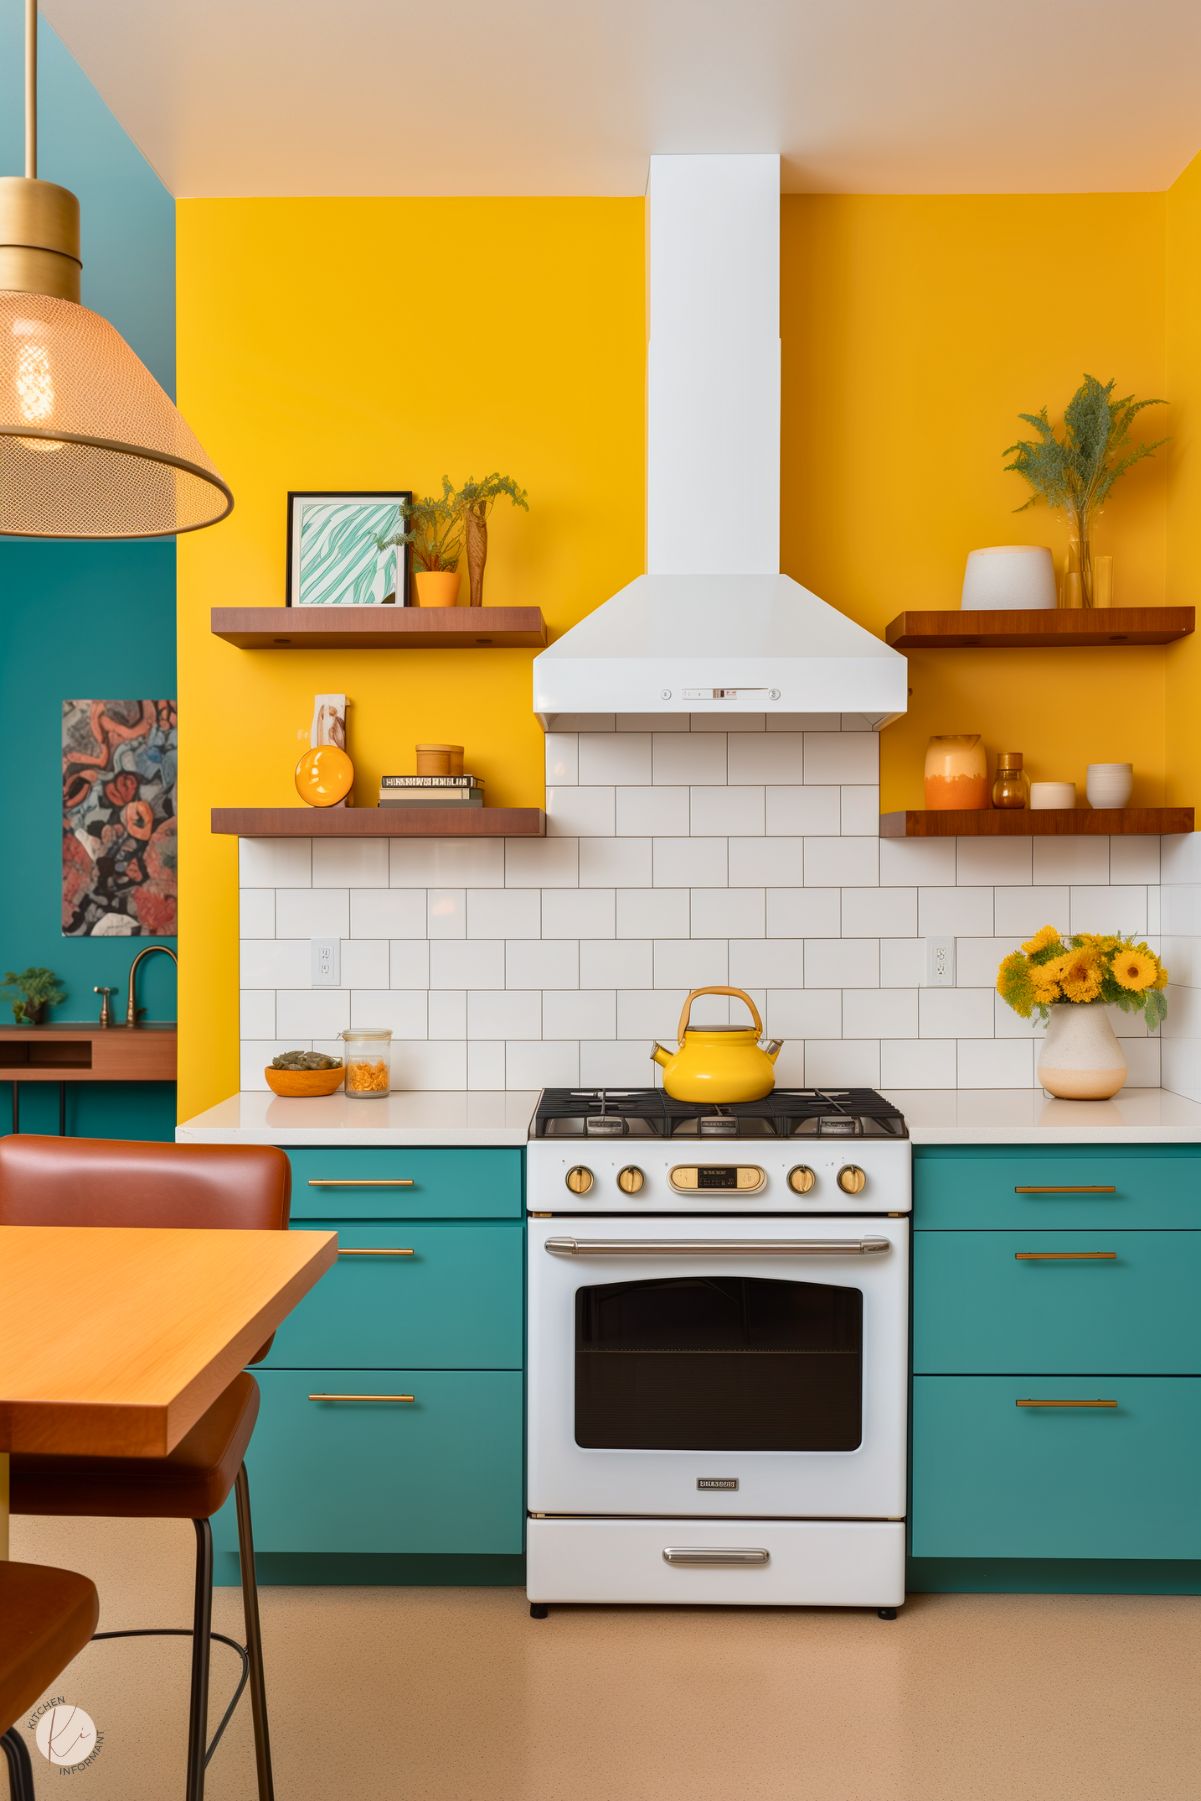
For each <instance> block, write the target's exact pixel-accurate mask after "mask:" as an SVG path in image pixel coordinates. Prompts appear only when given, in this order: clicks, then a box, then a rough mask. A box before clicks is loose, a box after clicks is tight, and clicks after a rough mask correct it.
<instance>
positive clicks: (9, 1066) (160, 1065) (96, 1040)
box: [0, 1023, 176, 1134]
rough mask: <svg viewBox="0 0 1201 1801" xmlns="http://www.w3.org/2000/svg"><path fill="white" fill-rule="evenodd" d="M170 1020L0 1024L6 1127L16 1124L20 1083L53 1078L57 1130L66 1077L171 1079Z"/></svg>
mask: <svg viewBox="0 0 1201 1801" xmlns="http://www.w3.org/2000/svg"><path fill="white" fill-rule="evenodd" d="M175 1050H176V1030H175V1026H174V1025H144V1026H137V1027H135V1028H134V1029H133V1030H132V1031H131V1030H130V1028H129V1027H128V1026H98V1025H95V1024H92V1025H72V1024H69V1023H67V1024H58V1023H56V1024H54V1025H50V1026H0V1081H3V1082H11V1083H12V1129H13V1131H14V1132H19V1131H20V1129H21V1101H20V1095H21V1084H22V1083H23V1082H57V1083H58V1129H59V1132H60V1134H65V1132H66V1129H67V1088H66V1085H67V1083H68V1082H173V1081H174V1080H175V1060H176V1059H175Z"/></svg>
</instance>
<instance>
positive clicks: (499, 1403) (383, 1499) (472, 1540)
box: [218, 1369, 524, 1556]
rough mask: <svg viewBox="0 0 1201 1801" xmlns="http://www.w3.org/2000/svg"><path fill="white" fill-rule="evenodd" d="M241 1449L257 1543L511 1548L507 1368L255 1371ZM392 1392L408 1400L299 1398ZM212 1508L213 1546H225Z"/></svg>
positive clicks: (514, 1499)
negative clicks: (248, 1436)
mask: <svg viewBox="0 0 1201 1801" xmlns="http://www.w3.org/2000/svg"><path fill="white" fill-rule="evenodd" d="M258 1381H259V1385H260V1387H261V1389H262V1391H263V1405H262V1411H261V1413H260V1415H259V1420H258V1424H257V1426H256V1427H255V1433H254V1439H253V1441H252V1443H251V1446H250V1453H249V1456H248V1458H247V1468H248V1470H249V1474H250V1491H251V1498H252V1502H253V1506H254V1540H255V1547H256V1549H257V1550H259V1551H263V1552H272V1551H323V1552H329V1553H346V1552H356V1553H364V1552H365V1553H382V1552H410V1553H427V1552H457V1553H459V1554H460V1555H463V1556H467V1555H472V1554H479V1553H488V1552H497V1553H509V1554H516V1553H519V1552H520V1551H521V1548H522V1539H523V1531H524V1500H523V1483H522V1378H521V1376H520V1374H519V1373H516V1372H509V1371H506V1370H484V1371H480V1370H473V1371H453V1370H391V1371H388V1372H386V1373H381V1372H380V1371H378V1370H370V1369H359V1370H340V1371H338V1372H336V1373H333V1372H330V1371H327V1370H295V1371H292V1370H290V1371H285V1370H265V1371H263V1372H261V1373H260V1374H259V1376H258ZM329 1393H338V1394H373V1395H387V1394H402V1393H408V1394H411V1395H413V1396H414V1397H415V1398H414V1400H413V1402H412V1403H393V1402H388V1401H374V1402H372V1401H311V1400H310V1399H309V1396H310V1394H329ZM231 1511H232V1510H231V1509H230V1508H228V1507H227V1508H225V1509H223V1510H222V1514H221V1516H220V1518H219V1534H218V1537H219V1543H220V1548H221V1549H222V1550H232V1549H233V1548H234V1545H235V1540H234V1538H233V1532H232V1528H233V1521H232V1519H229V1518H227V1517H226V1516H227V1515H229V1514H230V1513H231Z"/></svg>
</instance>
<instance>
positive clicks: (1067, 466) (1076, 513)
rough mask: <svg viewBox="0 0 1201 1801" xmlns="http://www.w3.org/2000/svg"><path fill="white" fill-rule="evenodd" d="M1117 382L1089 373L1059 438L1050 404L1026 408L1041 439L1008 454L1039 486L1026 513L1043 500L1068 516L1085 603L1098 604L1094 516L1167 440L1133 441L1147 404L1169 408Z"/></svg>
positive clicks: (1065, 416)
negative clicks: (1118, 391) (1117, 393)
mask: <svg viewBox="0 0 1201 1801" xmlns="http://www.w3.org/2000/svg"><path fill="white" fill-rule="evenodd" d="M1113 390H1114V383H1113V381H1112V380H1110V381H1107V382H1105V383H1104V384H1102V383H1101V382H1099V381H1098V380H1097V378H1096V376H1095V375H1086V376H1085V378H1084V380H1083V382H1082V383H1081V384H1080V386H1079V387H1078V388H1077V390H1076V392H1075V393H1074V394H1073V395H1072V398H1071V399H1070V400H1069V401H1068V404H1067V406H1066V407H1065V408H1064V413H1063V436H1062V437H1057V436H1056V434H1055V432H1054V430H1053V429H1052V426H1051V421H1050V419H1049V418H1048V416H1047V409H1046V407H1043V409H1042V411H1041V412H1039V413H1019V414H1018V418H1019V419H1021V420H1023V421H1024V422H1025V424H1027V425H1031V426H1033V427H1034V430H1035V432H1036V434H1037V435H1036V436H1035V437H1033V438H1020V439H1019V440H1018V442H1017V443H1016V444H1011V445H1010V446H1009V448H1008V449H1007V450H1006V451H1005V452H1004V453H1003V454H1004V455H1005V456H1011V457H1012V458H1013V461H1012V463H1006V465H1005V467H1006V469H1007V470H1012V471H1013V473H1014V474H1015V475H1020V476H1021V477H1022V478H1023V480H1025V481H1027V482H1028V483H1029V484H1030V487H1031V488H1032V489H1033V490H1034V491H1033V493H1032V494H1031V496H1030V498H1029V500H1027V501H1024V502H1023V504H1022V505H1021V506H1020V507H1018V508H1017V509H1016V511H1017V512H1019V513H1023V512H1025V510H1026V508H1027V507H1032V506H1034V504H1035V503H1036V502H1037V501H1039V500H1042V501H1045V502H1046V504H1047V505H1048V506H1049V507H1055V508H1057V509H1058V510H1059V511H1061V512H1064V513H1066V514H1067V519H1068V534H1069V540H1070V548H1069V560H1068V568H1069V571H1070V572H1071V573H1073V574H1074V573H1075V572H1076V571H1075V568H1074V567H1073V558H1074V559H1075V561H1076V563H1078V565H1079V575H1080V596H1081V601H1082V604H1083V605H1084V606H1086V607H1091V606H1092V604H1093V556H1092V527H1093V521H1094V520H1095V518H1096V516H1097V514H1098V513H1099V512H1100V510H1101V508H1102V507H1103V506H1104V504H1105V501H1106V499H1107V498H1108V495H1109V491H1110V489H1111V488H1112V487H1113V485H1114V483H1115V482H1116V481H1117V479H1118V477H1119V476H1122V475H1125V473H1126V471H1127V469H1129V468H1130V467H1131V465H1132V464H1134V463H1139V462H1141V461H1142V459H1143V458H1144V457H1149V456H1153V455H1154V453H1155V452H1156V451H1157V450H1158V449H1159V447H1160V445H1161V444H1166V443H1167V439H1166V438H1157V439H1156V440H1155V442H1154V443H1153V444H1132V443H1130V441H1129V439H1130V427H1131V424H1132V423H1133V421H1134V420H1135V418H1136V417H1137V416H1138V414H1139V413H1141V412H1142V410H1143V408H1144V407H1148V406H1162V405H1163V404H1164V403H1163V401H1162V400H1135V398H1134V396H1133V395H1132V394H1125V395H1123V396H1122V398H1121V399H1120V400H1115V399H1114V398H1113Z"/></svg>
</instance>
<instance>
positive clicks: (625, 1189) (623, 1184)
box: [617, 1163, 646, 1194]
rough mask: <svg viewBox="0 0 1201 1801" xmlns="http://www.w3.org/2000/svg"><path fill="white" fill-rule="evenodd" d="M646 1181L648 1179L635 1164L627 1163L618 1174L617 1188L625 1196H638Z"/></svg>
mask: <svg viewBox="0 0 1201 1801" xmlns="http://www.w3.org/2000/svg"><path fill="white" fill-rule="evenodd" d="M645 1181H646V1177H645V1176H644V1175H643V1173H642V1171H641V1170H640V1169H639V1168H638V1167H637V1166H636V1165H635V1164H633V1163H627V1165H626V1167H625V1168H624V1169H620V1170H618V1172H617V1186H618V1187H619V1188H620V1189H621V1192H622V1193H623V1194H638V1193H639V1192H640V1190H641V1189H642V1187H643V1184H644V1183H645Z"/></svg>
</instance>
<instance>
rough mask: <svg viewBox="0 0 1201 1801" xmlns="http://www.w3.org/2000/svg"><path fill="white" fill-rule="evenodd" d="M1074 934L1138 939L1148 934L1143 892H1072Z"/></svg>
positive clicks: (1113, 889) (1116, 890)
mask: <svg viewBox="0 0 1201 1801" xmlns="http://www.w3.org/2000/svg"><path fill="white" fill-rule="evenodd" d="M1071 910H1072V924H1071V929H1072V931H1073V932H1125V933H1133V934H1134V936H1135V937H1136V938H1141V937H1142V935H1143V933H1144V932H1145V931H1146V930H1147V890H1146V889H1145V888H1115V887H1112V886H1111V887H1108V888H1073V889H1072V895H1071Z"/></svg>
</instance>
